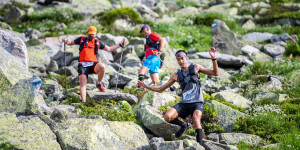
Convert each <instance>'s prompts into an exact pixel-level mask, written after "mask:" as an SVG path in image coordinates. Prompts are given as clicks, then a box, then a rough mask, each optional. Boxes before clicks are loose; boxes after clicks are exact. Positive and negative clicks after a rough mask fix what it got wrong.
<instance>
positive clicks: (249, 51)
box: [241, 45, 260, 57]
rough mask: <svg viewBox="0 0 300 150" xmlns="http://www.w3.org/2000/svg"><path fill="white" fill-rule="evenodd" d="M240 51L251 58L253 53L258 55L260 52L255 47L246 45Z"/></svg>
mask: <svg viewBox="0 0 300 150" xmlns="http://www.w3.org/2000/svg"><path fill="white" fill-rule="evenodd" d="M241 50H242V52H243V53H245V54H247V55H248V56H250V57H251V55H252V54H253V53H254V54H255V53H259V52H260V50H259V49H257V48H255V47H252V46H250V45H246V46H244V47H242V49H241Z"/></svg>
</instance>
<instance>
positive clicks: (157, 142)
mask: <svg viewBox="0 0 300 150" xmlns="http://www.w3.org/2000/svg"><path fill="white" fill-rule="evenodd" d="M150 146H151V148H152V149H153V150H168V149H183V142H182V141H170V142H165V141H164V140H163V139H162V138H156V137H154V138H152V139H151V140H150Z"/></svg>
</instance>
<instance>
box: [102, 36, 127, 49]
mask: <svg viewBox="0 0 300 150" xmlns="http://www.w3.org/2000/svg"><path fill="white" fill-rule="evenodd" d="M125 45H126V42H125V38H123V39H122V41H121V43H120V44H116V45H113V46H111V47H109V46H107V45H105V47H104V48H103V50H105V51H108V52H112V51H115V50H116V49H118V48H120V47H121V46H125Z"/></svg>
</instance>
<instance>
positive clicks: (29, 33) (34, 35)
mask: <svg viewBox="0 0 300 150" xmlns="http://www.w3.org/2000/svg"><path fill="white" fill-rule="evenodd" d="M24 33H25V36H26V37H27V38H29V39H39V37H41V35H42V34H41V32H40V31H39V30H37V29H32V28H30V27H26V30H25V32H24Z"/></svg>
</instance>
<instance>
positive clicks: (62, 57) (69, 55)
mask: <svg viewBox="0 0 300 150" xmlns="http://www.w3.org/2000/svg"><path fill="white" fill-rule="evenodd" d="M52 59H53V60H55V61H56V63H57V65H58V67H59V68H61V67H63V66H65V65H66V66H69V65H70V64H71V62H72V61H73V60H74V59H78V57H75V56H74V54H73V52H69V51H66V52H65V53H64V51H58V52H57V53H56V54H55V55H54V56H53V57H52ZM65 61H66V64H65Z"/></svg>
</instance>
